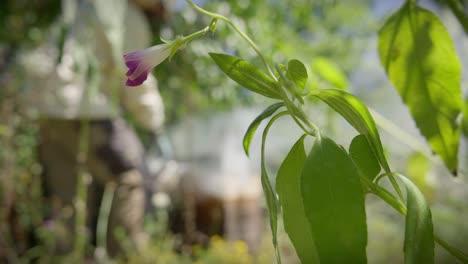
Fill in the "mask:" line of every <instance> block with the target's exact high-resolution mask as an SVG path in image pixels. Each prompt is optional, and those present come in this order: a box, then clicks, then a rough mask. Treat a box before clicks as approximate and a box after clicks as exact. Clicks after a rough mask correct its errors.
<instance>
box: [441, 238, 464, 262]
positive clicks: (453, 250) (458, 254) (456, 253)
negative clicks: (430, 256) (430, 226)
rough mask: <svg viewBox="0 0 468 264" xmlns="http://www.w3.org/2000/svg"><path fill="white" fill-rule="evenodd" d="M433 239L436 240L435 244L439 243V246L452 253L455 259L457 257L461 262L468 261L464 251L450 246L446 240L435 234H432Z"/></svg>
mask: <svg viewBox="0 0 468 264" xmlns="http://www.w3.org/2000/svg"><path fill="white" fill-rule="evenodd" d="M434 240H435V242H437V244H439V245H440V246H441V247H443V248H444V249H445V250H447V252H449V253H450V254H452V256H454V257H456V258H457V259H459V260H460V261H461V262H463V263H468V256H467V255H466V254H465V253H464V252H462V251H461V250H459V249H458V248H454V247H452V246H450V245H449V244H448V243H447V242H445V241H444V240H442V239H441V238H440V237H439V236H437V235H436V234H434Z"/></svg>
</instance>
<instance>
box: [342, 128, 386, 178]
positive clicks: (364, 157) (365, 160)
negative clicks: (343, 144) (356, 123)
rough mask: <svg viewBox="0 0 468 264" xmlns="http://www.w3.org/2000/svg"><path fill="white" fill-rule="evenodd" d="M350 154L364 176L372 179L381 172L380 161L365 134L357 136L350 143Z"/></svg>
mask: <svg viewBox="0 0 468 264" xmlns="http://www.w3.org/2000/svg"><path fill="white" fill-rule="evenodd" d="M349 156H351V159H352V160H353V161H354V164H356V167H357V168H358V170H359V171H360V172H361V174H362V175H363V176H364V177H367V178H368V179H369V180H370V181H372V180H374V178H375V177H376V176H377V174H379V172H380V165H379V161H378V160H377V158H376V157H375V154H374V152H372V149H371V147H370V145H369V142H368V141H367V138H366V137H365V136H364V135H358V136H356V137H355V138H354V139H353V141H351V144H350V145H349Z"/></svg>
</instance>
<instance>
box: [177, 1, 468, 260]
mask: <svg viewBox="0 0 468 264" xmlns="http://www.w3.org/2000/svg"><path fill="white" fill-rule="evenodd" d="M187 2H188V3H189V4H190V5H191V6H192V7H193V8H194V9H195V10H197V11H198V12H200V13H202V14H204V15H206V16H209V17H211V18H212V21H211V23H210V25H209V26H208V27H206V28H205V29H204V30H202V31H199V32H201V33H195V34H196V37H198V36H200V35H203V34H205V33H207V32H209V31H215V30H216V24H217V22H218V21H223V22H225V23H227V24H228V25H229V26H230V27H231V28H232V29H233V30H234V31H235V32H236V33H237V34H239V35H240V36H241V37H242V38H243V39H244V40H245V41H246V42H247V43H248V44H249V45H250V46H251V48H252V49H253V50H254V51H255V52H256V53H257V55H258V57H259V58H260V61H261V63H262V64H263V66H264V71H262V70H261V69H259V68H257V67H255V66H254V65H253V64H251V63H249V62H247V61H245V60H243V59H241V58H239V57H235V56H232V55H229V54H221V53H210V57H211V58H212V59H213V60H214V62H215V63H216V64H217V65H218V66H219V68H220V69H221V70H222V71H223V72H224V73H225V74H226V75H227V76H228V77H229V78H231V79H232V80H234V81H235V82H237V83H238V84H240V85H242V86H243V87H245V88H247V89H249V90H251V91H252V92H255V93H258V94H260V95H263V96H265V97H268V98H272V99H274V100H277V101H278V102H276V103H274V104H272V105H271V106H270V107H268V108H267V109H265V111H263V113H261V114H260V115H259V116H258V117H257V118H256V119H255V120H254V121H253V122H252V124H251V125H250V127H249V128H248V130H247V132H246V134H245V137H244V149H245V151H246V154H247V155H248V153H249V146H250V143H251V140H252V138H253V135H254V133H255V132H256V130H257V128H258V127H259V124H260V123H261V122H262V121H264V120H266V119H268V118H270V117H271V118H270V120H269V121H268V123H267V125H266V127H265V129H264V131H263V136H262V146H261V181H262V186H263V191H264V194H265V198H266V202H267V207H268V210H269V218H270V226H271V230H272V241H273V245H274V247H275V249H276V252H277V253H276V257H277V262H278V263H280V262H281V256H280V253H279V250H278V241H277V225H278V224H277V222H278V215H279V211H280V208H282V216H283V221H284V226H285V230H286V232H287V233H288V235H289V238H290V239H291V241H292V243H293V245H294V247H295V249H296V252H297V254H298V256H299V258H300V259H301V261H302V262H303V263H347V262H349V261H352V262H353V263H366V262H367V255H366V245H367V225H366V212H365V199H364V197H365V195H367V194H373V195H376V196H377V197H379V198H381V199H382V200H383V201H385V202H386V203H388V204H389V205H390V206H391V207H393V208H394V209H395V210H396V211H398V212H399V213H401V214H402V215H404V216H405V217H406V224H405V243H404V251H405V262H406V263H433V262H434V245H435V243H438V244H439V245H441V246H442V247H443V248H445V249H446V250H447V251H448V252H450V253H451V254H452V255H453V256H455V257H456V258H457V259H458V260H460V261H462V262H464V263H468V256H467V255H466V254H465V253H463V252H462V251H460V250H458V249H456V248H453V247H451V246H450V245H448V244H447V243H446V242H445V241H443V240H442V239H441V238H440V237H438V236H437V235H436V234H434V227H433V223H432V216H431V211H430V208H429V206H428V204H427V202H426V200H425V197H424V195H423V194H422V192H421V191H420V190H419V189H418V187H417V186H416V185H415V184H413V183H412V182H411V181H410V180H409V179H408V178H407V177H405V176H403V175H401V174H399V173H396V172H394V171H393V170H392V169H391V166H390V165H389V163H388V161H387V159H386V156H385V154H384V151H383V146H382V142H381V140H380V135H379V132H378V130H377V127H376V124H375V121H374V119H373V117H372V115H371V114H370V112H369V110H368V109H367V107H366V105H365V104H364V103H362V102H361V101H360V100H359V99H358V98H357V97H355V96H353V95H352V94H350V93H347V92H345V91H343V90H340V89H320V90H318V89H310V87H311V86H310V85H308V82H307V79H308V71H307V68H306V66H305V65H304V64H303V63H302V62H301V61H299V60H295V59H293V60H289V61H288V62H287V63H285V64H275V67H274V68H273V67H271V66H270V64H269V62H268V61H267V60H266V58H265V56H264V55H263V53H262V51H261V50H260V49H259V48H258V47H257V45H256V44H255V43H254V42H253V41H252V40H251V39H250V38H249V37H248V36H247V35H246V34H245V33H244V32H243V31H242V30H240V29H239V28H238V27H237V26H236V25H235V24H234V23H233V22H232V21H231V20H230V19H229V18H227V17H225V16H222V15H219V14H216V13H212V12H209V11H207V10H204V9H202V8H201V7H199V6H197V5H195V4H194V3H193V2H192V1H190V0H187ZM190 36H194V34H192V35H190ZM181 39H182V40H184V39H192V37H189V38H187V37H186V38H183V37H182V38H181ZM179 40H180V39H179ZM187 42H188V40H187V41H185V42H184V41H179V42H178V41H175V42H173V43H174V44H173V46H171V49H172V50H173V51H174V50H177V49H179V48H180V47H182V46H184V45H185V44H186V43H187ZM378 49H379V54H380V59H381V61H382V64H383V66H384V68H385V70H386V72H387V74H388V76H389V78H390V80H391V81H392V83H393V84H394V85H395V87H396V88H397V90H398V92H399V94H400V96H401V97H402V99H403V101H404V102H405V103H406V105H407V106H408V107H409V109H410V112H411V114H412V117H413V119H414V120H415V122H416V124H417V126H418V128H419V130H420V131H421V133H422V134H423V136H424V137H425V138H426V139H427V141H428V143H429V145H430V146H431V148H432V149H433V151H434V152H435V153H436V154H437V155H439V156H440V157H441V158H442V160H443V161H444V164H445V166H446V167H447V168H448V169H449V170H450V171H451V172H452V173H453V174H454V175H456V174H457V169H458V158H457V153H458V145H459V136H460V126H459V124H458V122H457V120H456V119H457V116H458V115H459V114H460V113H461V110H462V98H461V89H460V76H461V69H460V62H459V60H458V57H457V54H456V52H455V50H454V48H453V43H452V40H451V38H450V36H449V35H448V33H447V31H446V29H445V27H444V26H443V24H442V23H441V22H440V21H439V20H438V18H437V16H436V15H434V14H433V13H432V12H430V11H428V10H426V9H423V8H421V7H420V6H419V5H418V4H417V3H416V1H413V0H408V1H406V3H404V4H403V5H402V7H401V8H400V9H399V10H398V11H397V12H396V13H395V14H393V15H392V16H391V17H390V18H389V19H388V20H387V22H386V24H385V25H384V26H383V28H382V29H381V30H380V31H379V47H378ZM312 87H313V85H312ZM311 97H313V98H317V99H319V100H320V101H322V102H324V103H326V104H327V105H328V106H329V107H330V108H331V109H333V110H334V111H335V112H336V113H338V114H339V115H341V116H342V117H343V118H344V119H346V121H347V122H348V123H349V124H350V125H351V126H353V127H354V128H355V129H356V130H357V132H358V133H359V134H358V135H357V136H356V137H355V138H354V139H353V140H352V142H351V144H350V147H349V150H346V149H344V148H343V147H342V146H340V145H338V144H337V143H335V142H334V140H333V139H330V138H328V137H327V135H325V134H324V133H323V132H322V131H321V130H320V128H319V127H318V126H317V125H315V124H314V123H313V122H312V120H311V119H309V117H308V116H307V115H306V113H305V111H304V109H303V107H304V105H305V104H306V103H307V101H308V99H309V98H311ZM283 116H289V117H291V118H292V119H293V120H294V122H295V123H296V124H297V125H298V126H299V127H300V128H301V129H302V130H303V132H304V135H303V136H301V137H300V138H299V139H298V140H297V142H296V144H295V145H294V146H293V147H292V149H291V151H290V152H289V154H288V155H287V157H286V158H285V159H284V161H283V163H282V165H281V167H280V169H279V171H278V173H277V181H276V190H275V189H274V188H273V186H272V184H271V182H270V180H269V177H268V172H267V170H266V166H265V155H266V153H265V145H266V138H267V135H268V132H269V130H270V128H271V127H272V125H273V124H274V123H275V121H276V120H278V119H279V118H281V117H283ZM310 137H313V138H315V141H314V143H313V146H312V148H311V149H310V150H309V151H308V153H307V152H306V151H305V145H304V140H305V139H306V138H307V139H308V138H310ZM383 179H388V180H389V182H390V183H391V186H392V189H388V188H386V187H383V186H382V185H381V184H380V183H381V181H382V180H383ZM402 187H403V188H404V189H405V190H406V196H405V195H404V194H403V191H402V190H401V189H402Z"/></svg>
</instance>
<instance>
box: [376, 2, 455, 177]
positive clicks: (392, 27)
mask: <svg viewBox="0 0 468 264" xmlns="http://www.w3.org/2000/svg"><path fill="white" fill-rule="evenodd" d="M379 54H380V60H381V62H382V64H383V66H384V68H385V70H386V71H387V74H388V76H389V79H390V80H391V82H392V83H393V84H394V85H395V87H396V88H397V90H398V92H399V94H400V96H401V97H402V98H403V101H404V102H405V103H406V105H408V107H409V109H410V112H411V115H412V116H413V119H414V120H415V122H416V125H417V126H418V128H419V130H420V131H421V133H422V134H423V136H424V137H425V138H426V139H427V140H428V142H429V145H430V146H431V148H432V149H433V151H434V152H435V153H436V154H438V155H440V156H441V157H442V159H443V161H444V163H445V165H446V166H447V168H448V169H449V170H450V171H451V172H452V173H453V174H456V173H457V165H458V161H457V153H458V144H459V136H460V128H459V126H458V125H457V123H456V119H457V117H458V115H459V114H460V111H461V107H462V98H461V89H460V78H461V66H460V61H459V59H458V57H457V54H456V52H455V49H454V44H453V41H452V39H451V38H450V35H449V34H448V32H447V30H446V28H445V27H444V25H443V24H442V23H441V22H440V21H439V19H438V18H437V16H436V15H434V14H433V13H432V12H431V11H429V10H426V9H423V8H420V7H419V6H417V5H416V4H414V3H412V2H411V1H407V3H406V4H404V5H403V7H402V8H401V9H400V10H399V11H398V12H396V13H395V14H394V15H393V16H391V17H390V18H389V19H388V21H387V23H386V24H385V25H384V27H383V28H382V29H381V30H380V32H379Z"/></svg>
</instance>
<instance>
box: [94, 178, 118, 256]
mask: <svg viewBox="0 0 468 264" xmlns="http://www.w3.org/2000/svg"><path fill="white" fill-rule="evenodd" d="M115 188H116V185H115V184H114V183H113V182H110V183H108V184H106V187H105V188H104V195H103V197H102V202H101V208H100V210H99V218H98V223H97V230H96V233H97V235H96V240H97V241H96V242H97V247H98V248H102V249H104V250H107V229H108V224H109V215H110V212H111V208H112V200H113V199H114V193H115ZM105 252H107V251H105Z"/></svg>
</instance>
